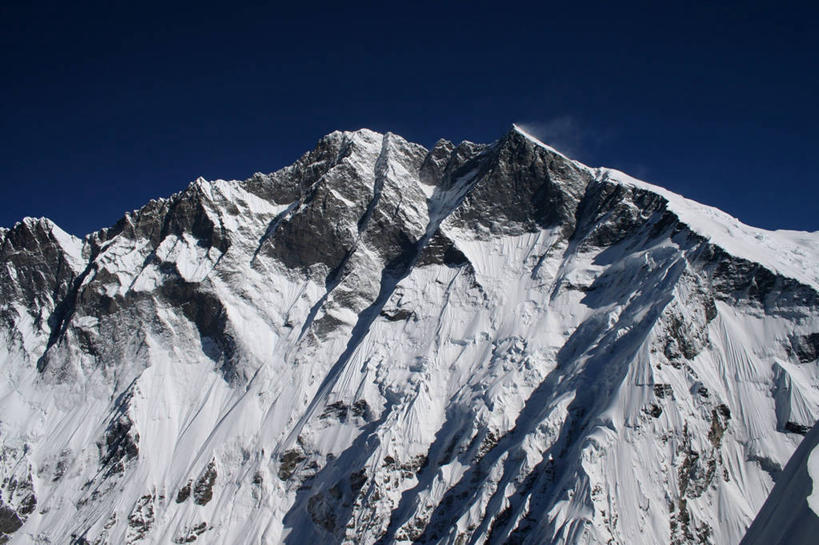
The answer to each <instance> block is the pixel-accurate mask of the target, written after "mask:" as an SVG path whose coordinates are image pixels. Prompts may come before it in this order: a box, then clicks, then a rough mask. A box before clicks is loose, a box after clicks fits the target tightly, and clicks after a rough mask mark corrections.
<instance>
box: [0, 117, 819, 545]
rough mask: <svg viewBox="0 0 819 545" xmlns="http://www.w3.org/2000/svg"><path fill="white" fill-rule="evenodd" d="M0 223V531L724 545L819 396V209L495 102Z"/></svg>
mask: <svg viewBox="0 0 819 545" xmlns="http://www.w3.org/2000/svg"><path fill="white" fill-rule="evenodd" d="M0 244H1V245H2V246H1V249H0V263H1V264H2V266H0V373H2V379H0V449H1V450H0V481H1V484H2V488H0V502H1V503H0V543H2V542H3V541H4V540H8V541H10V542H11V543H15V544H17V543H20V544H23V543H37V544H48V543H53V544H58V543H59V544H62V543H74V544H92V543H93V544H103V543H109V544H121V543H130V544H133V543H191V542H196V543H219V544H221V543H230V544H275V543H286V544H304V543H322V544H324V543H327V544H332V543H362V544H368V545H369V544H375V543H379V544H391V543H410V542H415V543H450V544H458V545H467V544H469V545H476V544H500V543H531V544H535V543H537V544H542V543H554V544H581V543H582V544H628V545H639V544H645V545H655V544H657V543H672V544H682V543H698V544H708V543H710V544H719V545H732V544H737V543H739V541H740V539H741V538H742V536H743V535H744V533H745V531H746V529H747V528H748V526H749V525H750V523H751V521H752V520H753V519H754V516H755V515H756V513H757V511H758V510H759V509H760V507H761V506H762V504H763V502H764V501H765V498H766V497H767V495H768V493H769V491H770V490H771V488H772V487H773V484H774V480H775V479H776V478H777V477H778V476H779V475H780V472H781V470H782V467H783V466H784V465H785V463H786V462H787V460H788V459H789V457H790V456H791V454H792V453H793V452H794V450H795V449H796V447H797V445H798V444H799V442H800V440H801V439H802V438H803V435H804V434H805V433H806V432H807V430H808V429H810V428H811V427H812V426H813V424H814V422H816V420H817V415H819V362H817V356H819V292H818V291H817V290H819V276H818V275H819V234H816V233H813V234H810V233H794V232H779V231H777V232H768V231H762V230H759V229H754V228H751V227H747V226H744V225H742V224H740V223H739V222H737V221H736V220H735V219H733V218H731V217H729V216H727V215H725V214H723V213H721V212H719V211H717V210H714V209H712V208H709V207H705V206H702V205H699V204H696V203H693V202H691V201H688V200H686V199H683V198H682V197H680V196H678V195H675V194H672V193H670V192H667V191H665V190H663V189H660V188H657V187H655V186H651V185H648V184H645V183H643V182H639V181H637V180H633V179H632V178H629V177H628V176H626V175H624V174H621V173H618V172H616V171H612V170H608V169H591V168H588V167H586V166H584V165H582V164H579V163H577V162H575V161H572V160H570V159H568V158H566V157H565V156H563V155H561V154H559V153H557V152H556V151H554V150H552V149H551V148H549V147H547V146H544V145H543V144H541V143H540V142H538V141H537V140H535V139H534V138H532V137H531V136H529V135H527V134H525V133H524V132H522V131H520V130H519V129H517V128H514V129H512V130H511V131H510V132H509V133H508V134H506V135H504V136H503V137H502V138H501V139H500V140H498V141H497V142H495V143H493V144H491V145H478V144H472V143H469V142H464V143H461V144H460V145H457V146H456V145H453V144H452V143H450V142H447V141H443V140H442V141H440V142H439V143H438V144H437V145H436V146H435V147H434V148H433V149H432V150H426V149H424V148H423V147H421V146H419V145H416V144H412V143H409V142H407V141H405V140H404V139H402V138H401V137H399V136H396V135H393V134H386V135H382V134H377V133H374V132H372V131H368V130H361V131H356V132H345V133H341V132H336V133H332V134H330V135H328V136H326V137H324V138H323V139H321V141H320V142H319V143H318V145H317V147H316V148H315V149H314V150H312V151H310V152H308V153H307V154H305V155H304V156H303V157H302V158H301V159H299V160H298V161H297V162H296V163H295V164H293V165H292V166H289V167H286V168H284V169H282V170H280V171H277V172H274V173H272V174H269V175H263V174H257V175H255V176H253V177H252V178H250V179H248V180H245V181H222V180H218V181H215V182H208V181H205V180H203V179H199V180H197V181H195V182H194V183H192V184H191V185H190V186H189V187H188V188H187V189H186V190H184V191H182V192H181V193H178V194H176V195H174V196H172V197H171V198H169V199H161V200H157V201H151V202H150V203H148V204H147V205H146V206H145V207H143V208H142V209H140V210H137V211H134V212H131V213H128V214H126V215H125V217H123V218H122V220H120V221H119V222H118V223H117V224H116V225H115V226H113V227H111V228H109V229H104V230H102V231H100V232H97V233H94V234H92V235H89V236H88V237H86V238H85V239H84V240H78V239H76V238H74V237H72V236H70V235H67V234H66V233H64V232H63V231H61V230H60V229H59V228H58V227H57V226H55V225H54V224H53V223H51V222H50V221H48V220H44V219H42V220H33V219H25V220H23V221H22V222H20V223H18V224H17V225H15V226H14V227H13V228H11V229H8V230H6V229H0Z"/></svg>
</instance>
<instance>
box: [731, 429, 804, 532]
mask: <svg viewBox="0 0 819 545" xmlns="http://www.w3.org/2000/svg"><path fill="white" fill-rule="evenodd" d="M818 533H819V424H817V425H815V426H814V427H813V429H812V430H811V432H810V433H808V435H807V436H806V437H805V439H804V441H802V444H801V445H799V448H797V449H796V452H795V453H794V454H793V457H791V459H790V461H789V462H788V465H787V466H785V469H784V470H783V471H782V473H781V474H780V475H779V478H778V479H777V481H776V486H774V488H773V490H772V491H771V495H770V496H769V497H768V499H767V501H766V502H765V504H764V505H763V506H762V509H760V511H759V514H758V515H757V516H756V519H754V522H753V524H751V527H750V528H749V529H748V533H747V534H746V535H745V538H744V539H743V540H742V542H741V543H742V545H763V544H764V545H786V544H787V545H811V544H813V543H816V536H817V535H819V534H818Z"/></svg>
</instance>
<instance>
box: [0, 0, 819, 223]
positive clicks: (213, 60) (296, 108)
mask: <svg viewBox="0 0 819 545" xmlns="http://www.w3.org/2000/svg"><path fill="white" fill-rule="evenodd" d="M167 4H173V6H172V7H171V6H169V5H166V4H165V3H151V2H140V3H136V2H106V3H99V4H96V3H88V2H79V3H76V4H72V3H69V2H58V3H54V4H49V3H48V2H29V1H25V2H15V1H9V0H5V1H4V2H2V4H0V70H1V72H0V73H1V74H2V84H0V184H2V185H1V187H2V195H3V198H2V199H0V225H2V226H10V225H12V224H13V223H14V222H15V221H17V220H19V219H20V218H22V217H23V216H26V215H31V216H48V217H50V218H52V219H54V220H55V221H56V222H57V223H58V224H60V225H61V226H62V227H63V228H64V229H66V230H68V231H70V232H73V233H75V234H80V235H81V234H85V233H87V232H89V231H92V230H95V229H97V228H100V227H103V226H107V225H110V224H112V223H113V222H115V221H116V220H117V219H118V218H119V217H120V216H121V215H122V213H123V212H124V211H126V210H130V209H133V208H137V207H139V206H141V205H142V204H144V203H145V202H146V201H147V200H148V199H150V198H152V197H158V196H166V195H168V194H170V193H173V192H175V191H178V190H180V189H182V188H183V187H185V185H187V183H188V182H189V181H191V180H193V179H194V178H196V177H197V176H200V175H201V176H204V177H206V178H208V179H214V178H240V179H241V178H246V177H248V176H249V175H251V174H252V173H253V172H256V171H263V172H269V171H273V170H276V169H278V168H280V167H282V166H284V165H286V164H289V163H291V162H293V161H294V160H295V159H297V158H298V156H299V155H301V153H302V152H304V151H306V150H308V149H310V148H311V147H312V146H313V145H314V144H315V142H316V140H317V139H318V138H319V137H321V136H322V135H324V134H326V133H328V132H330V131H332V130H334V129H356V128H360V127H369V128H372V129H375V130H379V131H386V130H390V131H393V132H396V133H398V134H401V135H402V136H404V137H406V138H408V139H410V140H413V141H416V142H419V143H422V144H424V145H426V146H430V145H432V144H433V143H434V142H435V141H436V140H437V139H438V138H439V137H444V138H448V139H451V140H455V141H460V140H463V139H468V140H473V141H479V142H490V141H493V140H495V139H496V138H498V137H499V136H500V135H501V134H502V133H503V132H505V131H506V130H507V129H508V128H509V126H510V125H511V124H512V123H513V122H518V123H521V124H524V125H527V126H530V127H533V131H534V132H536V133H540V135H541V136H542V137H543V139H544V140H545V141H546V142H547V143H551V144H553V145H555V147H557V148H559V149H565V150H566V151H567V152H569V153H570V154H573V155H574V156H575V157H576V158H578V159H580V160H582V161H584V162H586V163H588V164H590V165H594V166H597V165H606V166H611V167H615V168H619V169H621V170H625V171H627V172H629V173H631V174H633V175H635V176H637V177H641V178H644V179H646V180H647V181H650V182H653V183H656V184H659V185H663V186H665V187H668V188H670V189H672V190H674V191H677V192H679V193H682V194H684V195H686V196H688V197H691V198H694V199H696V200H699V201H702V202H705V203H708V204H711V205H714V206H718V207H720V208H722V209H724V210H726V211H727V212H729V213H731V214H733V215H735V216H737V217H739V218H740V219H741V220H742V221H744V222H746V223H750V224H752V225H757V226H761V227H766V228H792V229H806V230H818V229H819V219H817V217H819V214H817V211H819V205H818V204H817V202H818V200H819V180H817V177H818V175H817V173H818V172H819V136H817V130H816V127H817V125H819V105H818V101H819V63H818V62H817V60H819V8H817V7H814V6H816V4H815V3H812V2H802V3H800V4H796V3H792V4H788V3H782V2H766V3H754V2H736V3H734V2H707V3H706V2H702V3H695V2H683V3H670V2H646V3H630V4H629V5H624V4H622V3H619V2H601V3H599V4H597V3H591V2H585V3H581V2H573V3H560V4H557V5H549V3H548V2H539V3H531V4H527V3H522V2H492V3H481V2H453V3H448V4H444V3H443V2H434V3H424V2H410V3H379V4H375V3H373V4H362V3H355V2H333V3H326V4H325V3H322V2H293V4H295V5H296V7H291V8H282V7H281V6H280V5H278V4H281V2H272V3H263V2H247V3H243V2H238V1H234V2H225V3H223V4H216V3H181V2H174V3H171V2H169V3H167ZM568 4H576V5H575V6H570V5H568Z"/></svg>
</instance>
